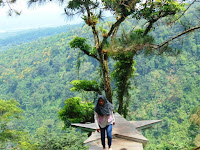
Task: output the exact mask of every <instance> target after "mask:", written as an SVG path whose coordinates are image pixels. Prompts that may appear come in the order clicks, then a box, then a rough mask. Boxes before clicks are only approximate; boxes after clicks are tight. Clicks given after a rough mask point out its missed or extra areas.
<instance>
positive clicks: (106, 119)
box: [94, 95, 115, 150]
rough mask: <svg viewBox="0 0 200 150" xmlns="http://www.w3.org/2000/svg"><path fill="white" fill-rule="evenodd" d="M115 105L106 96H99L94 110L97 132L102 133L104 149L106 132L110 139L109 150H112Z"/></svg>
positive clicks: (104, 147) (104, 146)
mask: <svg viewBox="0 0 200 150" xmlns="http://www.w3.org/2000/svg"><path fill="white" fill-rule="evenodd" d="M113 110H114V108H113V105H112V104H111V103H110V102H109V101H108V100H107V99H106V97H105V96H104V95H99V96H98V99H97V104H96V106H95V108H94V119H95V123H96V127H97V132H101V143H102V146H103V149H104V150H105V149H106V145H105V131H106V133H107V138H108V148H109V150H112V148H111V145H112V128H113V125H115V117H114V114H113Z"/></svg>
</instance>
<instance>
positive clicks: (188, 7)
mask: <svg viewBox="0 0 200 150" xmlns="http://www.w3.org/2000/svg"><path fill="white" fill-rule="evenodd" d="M196 1H197V0H194V1H193V2H192V3H191V4H190V5H189V6H188V7H187V8H186V9H185V10H184V12H183V13H182V14H181V15H180V16H179V17H178V18H177V19H175V20H174V21H173V22H171V23H170V25H172V24H173V23H174V22H176V21H177V20H179V19H180V18H181V17H182V16H183V15H184V14H185V12H186V11H187V10H188V9H189V8H190V7H191V6H192V4H194V3H195V2H196Z"/></svg>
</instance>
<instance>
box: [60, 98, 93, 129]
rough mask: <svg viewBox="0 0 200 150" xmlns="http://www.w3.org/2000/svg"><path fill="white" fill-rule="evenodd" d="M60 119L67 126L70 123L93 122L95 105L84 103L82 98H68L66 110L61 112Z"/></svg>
mask: <svg viewBox="0 0 200 150" xmlns="http://www.w3.org/2000/svg"><path fill="white" fill-rule="evenodd" d="M58 114H59V118H60V119H61V120H62V121H64V123H65V125H66V126H69V125H70V124H69V123H71V122H72V123H79V122H91V121H92V120H93V114H94V104H93V103H91V102H88V101H85V102H82V101H81V98H80V97H73V98H68V99H67V100H66V101H65V105H64V108H63V109H61V110H60V111H59V112H58Z"/></svg>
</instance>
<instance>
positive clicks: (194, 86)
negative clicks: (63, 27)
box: [0, 5, 200, 150]
mask: <svg viewBox="0 0 200 150" xmlns="http://www.w3.org/2000/svg"><path fill="white" fill-rule="evenodd" d="M197 8H199V6H198V5H195V6H194V7H192V8H191V9H190V10H188V11H187V13H186V16H185V18H182V19H181V20H180V23H176V24H175V26H173V27H166V25H165V24H162V22H158V23H159V26H156V30H155V31H153V32H151V34H150V35H149V36H148V38H147V39H144V40H143V41H145V40H148V39H149V38H151V36H154V38H155V39H154V41H155V42H156V43H157V44H158V43H162V42H164V41H166V40H168V39H170V37H174V36H175V35H176V33H179V32H182V31H184V30H187V29H188V28H189V27H190V26H193V25H196V24H198V23H199V20H198V19H196V16H198V14H199V12H198V11H196V10H197ZM131 21H132V20H131ZM131 21H129V22H128V23H124V24H122V26H123V28H124V29H129V23H132V22H131ZM133 21H134V20H133ZM142 23H143V22H142ZM142 23H141V24H138V25H137V29H141V27H140V26H142V25H143V24H142ZM186 23H187V24H186ZM186 25H187V26H186ZM123 28H120V29H119V31H120V32H121V33H123ZM89 31H91V30H90V29H89V27H87V26H83V27H80V28H76V29H73V28H72V29H71V30H69V31H67V32H66V33H61V34H57V35H55V36H52V37H47V38H40V39H38V40H36V41H32V42H30V43H24V44H22V45H18V46H14V47H11V48H10V49H7V48H6V47H1V51H0V99H2V100H1V101H0V111H2V110H3V109H2V108H7V107H5V106H6V105H7V104H6V102H8V103H9V100H10V99H15V100H16V101H17V102H13V101H11V102H12V103H13V105H12V107H13V108H15V109H16V111H18V110H19V112H20V115H22V113H21V112H22V111H21V109H23V110H24V113H23V116H24V119H18V120H17V121H16V120H9V121H7V122H4V124H2V120H0V121H1V122H0V124H1V125H4V127H6V128H4V129H6V130H4V131H5V132H4V131H3V130H0V137H3V138H1V139H5V133H7V131H9V135H16V134H15V133H19V135H20V136H18V138H17V140H13V139H12V138H7V139H8V140H6V141H3V142H2V140H1V139H0V140H1V142H2V143H3V144H1V145H0V146H1V147H3V148H9V147H18V148H20V149H27V148H28V149H62V148H64V147H65V148H68V149H70V148H71V149H74V150H75V149H87V147H84V146H83V144H82V142H83V140H84V139H85V138H87V135H86V134H83V133H80V132H78V131H77V130H74V129H72V128H66V129H65V131H61V129H62V128H63V127H64V124H63V122H62V121H61V120H60V119H59V118H58V112H61V110H62V109H63V108H64V107H65V106H66V104H67V102H73V101H72V100H75V101H77V103H80V101H82V104H84V102H88V104H90V102H94V101H95V99H96V96H97V93H96V92H92V93H91V92H88V91H84V90H81V89H77V90H78V92H74V91H72V90H73V89H76V86H75V84H76V83H77V82H78V81H80V80H81V81H83V80H88V81H93V80H95V81H96V82H97V83H101V81H102V79H101V77H100V75H101V70H100V69H99V63H98V61H96V60H95V59H94V58H91V57H87V56H85V55H84V53H83V52H81V51H77V49H73V48H70V42H71V40H72V39H76V37H83V39H87V40H86V41H87V42H89V44H92V43H93V42H94V40H93V39H92V38H93V35H92V34H91V33H90V32H89ZM102 32H104V31H103V30H102ZM137 33H138V34H137ZM140 33H143V32H141V30H137V32H135V33H134V34H132V35H134V36H133V37H135V36H137V38H138V39H139V38H140V35H139V34H140ZM34 36H35V35H34ZM38 37H40V35H39V33H38ZM199 39H200V34H199V31H197V32H195V33H190V34H189V35H188V36H187V37H184V38H179V39H178V40H177V41H176V42H173V43H172V44H171V48H172V49H173V51H171V52H174V54H179V55H177V56H174V55H173V53H165V52H163V53H162V55H154V54H153V53H146V52H148V51H141V52H140V53H137V54H136V55H134V57H133V58H134V61H133V64H132V65H133V66H132V68H133V70H134V72H133V74H132V76H134V79H130V80H129V95H128V99H125V101H124V103H125V104H126V100H129V105H128V106H126V105H125V107H126V109H128V110H129V111H128V113H127V119H129V120H143V119H162V120H163V122H162V124H161V125H158V126H157V127H156V128H154V129H152V130H146V131H144V135H145V136H146V137H147V139H149V142H148V144H147V145H146V146H145V149H174V150H177V149H180V150H182V149H192V148H194V147H197V146H199V142H198V139H199V123H198V122H199V121H198V120H199V108H198V106H199V102H200V96H199V91H200V86H199V83H200V81H199V80H200V76H199V70H200V60H199V58H200V57H199V55H200V41H199ZM78 40H80V39H78ZM8 41H9V39H8ZM84 41H85V40H83V42H84ZM141 41H142V40H141ZM119 42H120V41H119ZM121 42H123V41H121ZM89 44H88V45H89ZM115 46H116V47H117V46H120V45H117V43H116V45H115ZM108 47H109V46H108ZM114 48H115V47H114ZM110 50H112V48H110ZM169 55H172V56H169ZM166 56H167V57H166ZM115 57H117V56H116V55H114V57H110V59H109V60H108V66H109V67H110V71H114V72H115V70H116V68H115V67H116V66H120V64H119V63H116V62H115V61H116V59H118V58H115ZM124 57H125V56H124V55H121V58H122V59H123V58H124ZM131 57H132V56H131ZM121 58H120V59H121ZM77 60H78V61H77ZM88 66H89V67H88ZM113 76H115V74H113V75H112V76H111V77H113ZM97 79H98V80H97ZM74 80H75V81H74ZM114 80H116V79H115V78H113V79H112V80H111V87H112V89H113V93H114V94H113V103H114V105H115V106H118V105H119V103H118V101H117V96H118V95H117V91H118V89H117V85H116V84H114ZM72 81H73V82H72ZM95 84H96V83H95ZM88 85H90V84H88ZM98 87H99V88H100V89H102V86H101V85H99V86H98ZM73 97H74V98H73ZM5 100H6V101H5ZM65 100H66V101H65ZM69 100H71V101H69ZM18 104H20V106H19V105H18ZM72 104H73V103H72ZM83 106H84V107H85V106H86V105H83ZM88 107H89V106H88ZM75 108H77V107H76V103H75ZM86 108H87V107H86ZM8 111H9V108H8ZM78 111H80V112H81V113H85V110H83V111H82V110H80V109H79V110H78ZM10 115H11V116H12V115H13V112H12V111H11V113H10ZM4 118H5V117H4ZM65 119H66V120H67V118H65ZM83 119H85V118H83ZM71 121H74V120H71ZM78 121H82V120H78ZM64 123H65V122H64ZM18 127H20V128H18ZM22 129H23V132H22ZM11 132H12V133H13V134H10V133H11ZM24 132H26V134H25V133H24ZM28 133H29V134H28ZM7 135H8V134H7ZM80 135H82V136H81V137H82V139H80V140H79V137H80ZM10 137H12V136H10ZM66 141H67V142H66Z"/></svg>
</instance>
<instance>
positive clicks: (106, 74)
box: [98, 47, 112, 103]
mask: <svg viewBox="0 0 200 150" xmlns="http://www.w3.org/2000/svg"><path fill="white" fill-rule="evenodd" d="M98 54H99V58H100V64H101V70H102V73H103V80H104V91H105V94H106V98H107V99H108V101H109V102H110V103H112V88H111V84H110V77H109V68H108V57H107V54H106V53H103V50H102V48H101V47H99V48H98Z"/></svg>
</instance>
